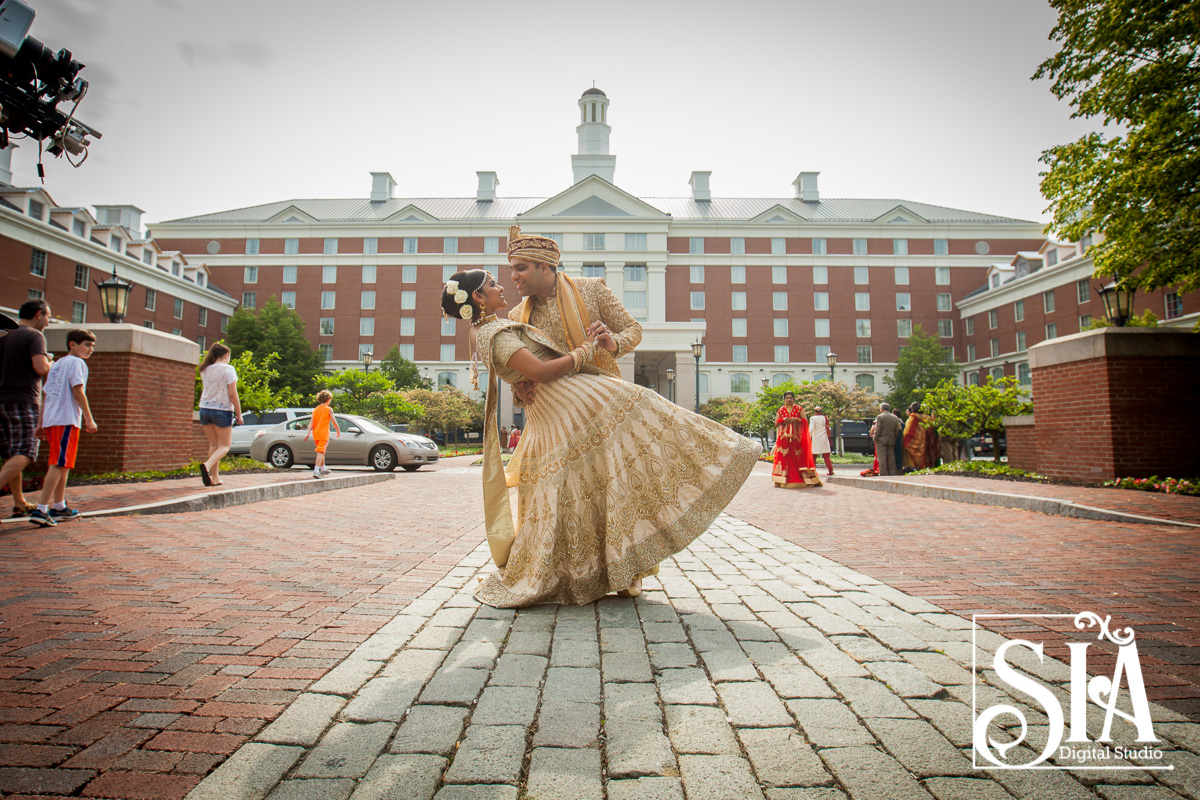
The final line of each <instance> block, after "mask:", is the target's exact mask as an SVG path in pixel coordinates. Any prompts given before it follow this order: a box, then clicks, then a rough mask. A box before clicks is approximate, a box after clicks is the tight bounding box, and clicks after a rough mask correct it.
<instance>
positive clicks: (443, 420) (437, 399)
mask: <svg viewBox="0 0 1200 800" xmlns="http://www.w3.org/2000/svg"><path fill="white" fill-rule="evenodd" d="M402 394H403V397H404V399H405V400H407V401H409V402H410V403H412V404H413V405H415V406H417V407H418V408H420V409H421V410H422V413H421V414H420V416H418V417H414V418H412V419H411V420H410V422H412V423H413V424H416V425H420V426H421V427H422V428H423V429H424V431H425V432H426V434H427V435H428V434H433V433H434V432H436V431H442V432H443V433H445V434H447V440H449V437H451V436H453V437H455V438H454V441H455V443H456V444H457V442H458V439H457V431H458V429H459V428H474V427H478V426H480V424H481V423H482V422H483V404H482V403H479V402H476V401H474V400H472V399H471V398H469V397H467V396H466V395H465V394H463V393H462V392H461V391H460V390H458V389H457V388H455V387H453V386H450V385H449V384H446V385H444V386H442V387H441V388H440V389H438V390H437V391H434V390H432V389H409V390H407V391H405V392H403V393H402Z"/></svg>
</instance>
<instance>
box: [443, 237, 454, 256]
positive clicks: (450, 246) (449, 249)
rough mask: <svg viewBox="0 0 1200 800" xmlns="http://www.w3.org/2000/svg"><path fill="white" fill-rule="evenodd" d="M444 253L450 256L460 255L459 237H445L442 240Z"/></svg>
mask: <svg viewBox="0 0 1200 800" xmlns="http://www.w3.org/2000/svg"><path fill="white" fill-rule="evenodd" d="M442 252H443V253H447V254H449V255H455V254H457V253H458V237H457V236H445V237H443V238H442Z"/></svg>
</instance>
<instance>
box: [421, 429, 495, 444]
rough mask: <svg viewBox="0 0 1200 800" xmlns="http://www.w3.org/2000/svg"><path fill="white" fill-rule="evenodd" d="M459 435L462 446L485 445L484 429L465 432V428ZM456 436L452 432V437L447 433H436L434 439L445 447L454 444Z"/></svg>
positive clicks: (460, 430) (459, 430)
mask: <svg viewBox="0 0 1200 800" xmlns="http://www.w3.org/2000/svg"><path fill="white" fill-rule="evenodd" d="M457 433H458V443H459V444H460V445H471V444H475V445H477V444H482V443H483V429H482V428H479V429H476V430H473V431H468V430H465V429H464V428H459V429H458V431H457ZM454 434H455V432H454V431H451V432H450V435H449V436H447V435H446V432H445V431H435V432H434V434H433V438H434V440H435V441H436V442H437V443H438V444H440V445H443V446H445V445H446V444H454Z"/></svg>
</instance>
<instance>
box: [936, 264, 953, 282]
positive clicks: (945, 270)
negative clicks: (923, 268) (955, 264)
mask: <svg viewBox="0 0 1200 800" xmlns="http://www.w3.org/2000/svg"><path fill="white" fill-rule="evenodd" d="M933 282H934V283H936V284H937V285H938V286H949V285H950V268H949V267H934V268H933Z"/></svg>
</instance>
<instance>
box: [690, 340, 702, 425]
mask: <svg viewBox="0 0 1200 800" xmlns="http://www.w3.org/2000/svg"><path fill="white" fill-rule="evenodd" d="M702 355H704V343H703V342H692V358H694V359H696V413H697V414H699V413H700V357H701V356H702Z"/></svg>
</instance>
